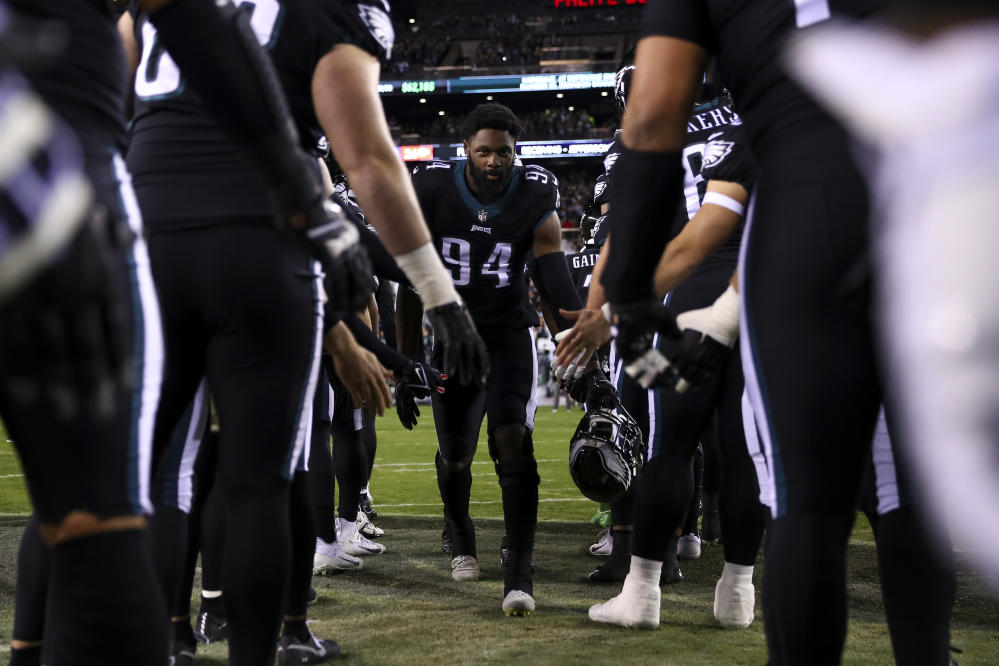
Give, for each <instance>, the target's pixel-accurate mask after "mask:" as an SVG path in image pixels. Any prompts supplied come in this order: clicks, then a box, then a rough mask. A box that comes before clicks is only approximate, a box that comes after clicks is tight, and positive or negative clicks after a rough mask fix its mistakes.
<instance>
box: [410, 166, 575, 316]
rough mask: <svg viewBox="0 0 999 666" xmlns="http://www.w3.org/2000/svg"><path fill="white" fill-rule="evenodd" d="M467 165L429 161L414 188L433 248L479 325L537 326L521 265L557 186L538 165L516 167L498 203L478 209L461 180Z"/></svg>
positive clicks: (416, 174) (553, 203)
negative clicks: (430, 235)
mask: <svg viewBox="0 0 999 666" xmlns="http://www.w3.org/2000/svg"><path fill="white" fill-rule="evenodd" d="M465 165H466V160H459V161H456V162H429V163H427V164H421V165H419V166H417V167H416V168H415V169H414V170H413V186H414V187H415V188H416V196H417V198H418V199H419V201H420V208H422V209H423V216H424V217H425V218H426V220H427V225H428V226H429V227H430V233H431V234H433V237H434V246H435V247H436V248H437V252H438V254H440V256H441V259H442V260H443V261H444V267H445V268H447V269H448V270H449V271H450V272H451V279H452V280H453V281H454V286H455V287H456V288H457V289H458V293H460V294H461V297H462V298H463V299H464V300H465V304H466V305H467V306H468V310H469V312H470V313H471V314H472V318H473V319H474V320H475V323H476V325H478V326H480V327H481V326H492V327H496V326H500V327H504V328H525V327H527V326H536V325H537V323H538V321H537V319H538V317H537V313H536V312H535V311H534V309H533V308H532V307H531V306H530V303H529V301H528V298H527V280H526V278H525V276H524V264H525V262H526V256H527V253H528V252H530V251H531V248H532V246H533V244H534V232H535V230H536V229H537V228H538V226H539V225H540V224H541V223H542V222H544V221H545V220H546V219H548V216H550V215H551V214H552V213H554V212H555V211H556V210H557V209H558V207H559V192H558V181H557V180H556V179H555V176H554V175H553V174H552V173H551V172H550V171H548V170H547V169H544V168H542V167H540V166H536V165H530V166H520V165H515V166H514V167H513V175H512V177H511V179H510V184H509V185H507V188H506V190H505V191H504V192H503V194H502V195H501V196H500V198H499V199H497V200H496V201H494V202H492V203H490V204H483V203H481V202H479V200H478V199H476V198H475V195H474V194H472V191H471V190H470V189H469V187H468V183H467V182H466V180H465Z"/></svg>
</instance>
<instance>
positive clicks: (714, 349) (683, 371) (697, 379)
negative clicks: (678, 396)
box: [655, 328, 732, 393]
mask: <svg viewBox="0 0 999 666" xmlns="http://www.w3.org/2000/svg"><path fill="white" fill-rule="evenodd" d="M731 352H732V349H731V348H730V347H728V346H727V345H724V344H722V343H721V342H719V341H718V340H715V339H714V338H713V337H711V336H710V335H705V334H703V333H701V332H700V331H697V330H694V329H689V328H688V329H686V330H684V331H683V334H682V336H681V337H680V339H679V340H677V341H675V343H674V344H672V345H670V347H669V349H668V350H667V352H666V357H667V359H668V361H669V366H668V367H667V368H666V369H665V370H664V371H663V372H662V373H661V374H660V375H659V376H658V377H657V378H656V380H655V384H656V385H657V386H665V387H667V388H671V389H673V390H674V391H676V392H677V393H683V392H684V391H686V390H687V389H688V388H689V387H691V386H693V387H694V388H699V387H701V386H703V385H704V384H705V383H706V382H707V381H708V380H709V379H710V378H711V377H712V376H713V375H714V374H715V373H717V372H719V371H720V370H721V367H722V366H723V365H724V364H725V360H726V359H727V358H728V355H729V354H730V353H731Z"/></svg>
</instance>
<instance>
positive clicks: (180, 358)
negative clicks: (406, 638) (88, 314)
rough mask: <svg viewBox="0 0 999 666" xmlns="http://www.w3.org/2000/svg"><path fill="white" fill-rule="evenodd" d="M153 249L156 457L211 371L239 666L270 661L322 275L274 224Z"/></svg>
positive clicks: (312, 375)
mask: <svg viewBox="0 0 999 666" xmlns="http://www.w3.org/2000/svg"><path fill="white" fill-rule="evenodd" d="M149 245H150V254H151V258H152V265H153V273H154V276H155V278H156V284H157V289H158V291H159V296H160V304H161V308H162V311H163V322H164V327H163V328H164V339H165V343H166V353H167V363H166V371H165V374H164V382H163V392H162V399H161V402H160V412H159V418H158V419H157V424H156V431H155V438H154V456H156V458H155V459H156V460H159V458H160V457H161V456H162V455H163V453H164V452H165V451H166V450H167V448H168V444H169V441H170V435H171V432H172V430H173V428H174V425H175V424H176V422H177V421H178V419H179V418H180V417H181V415H182V414H183V412H184V410H185V409H186V408H187V406H188V404H189V403H190V401H191V399H192V396H193V395H194V392H195V390H196V388H197V386H198V383H199V382H200V381H201V378H202V377H207V379H208V386H209V390H210V391H211V394H212V397H213V398H214V401H215V406H216V410H217V413H218V419H219V428H220V433H219V453H218V456H219V458H218V484H219V488H220V490H221V491H222V493H223V497H224V500H225V501H224V506H225V512H226V545H225V553H224V562H223V580H222V586H223V589H224V591H225V596H226V611H227V613H228V616H229V624H230V631H231V633H230V642H229V649H230V661H231V662H232V663H233V664H258V663H263V662H265V661H269V660H272V659H273V658H274V650H275V646H276V642H277V635H278V628H279V622H280V613H281V605H282V598H283V591H284V585H285V580H286V577H287V571H288V565H289V539H290V530H289V517H288V516H289V514H288V488H289V483H290V480H291V476H292V474H293V472H294V470H295V468H296V465H297V463H298V458H299V456H300V455H301V453H302V451H303V450H304V446H305V438H306V432H307V430H308V423H307V420H308V418H309V417H310V410H309V406H310V403H311V400H312V396H313V391H314V390H315V382H316V376H317V374H318V364H319V344H320V339H321V332H322V302H321V290H320V282H319V280H320V278H319V277H318V275H317V273H316V270H315V267H314V262H313V261H312V260H311V259H310V258H309V257H308V255H307V254H306V253H305V252H304V251H303V250H302V248H301V247H300V246H299V245H298V244H297V242H296V241H294V240H293V239H292V238H291V236H290V235H289V234H285V233H282V232H280V231H278V230H277V229H275V228H274V227H273V225H272V224H271V223H270V221H269V220H268V221H263V220H261V221H260V223H259V224H242V225H230V226H209V227H201V228H196V229H187V230H176V231H163V232H160V233H153V234H151V235H150V238H149ZM247 553H252V557H248V556H247Z"/></svg>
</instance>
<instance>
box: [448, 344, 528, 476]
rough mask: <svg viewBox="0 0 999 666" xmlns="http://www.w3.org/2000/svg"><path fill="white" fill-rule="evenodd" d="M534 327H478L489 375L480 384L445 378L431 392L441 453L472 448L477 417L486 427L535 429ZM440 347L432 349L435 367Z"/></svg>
mask: <svg viewBox="0 0 999 666" xmlns="http://www.w3.org/2000/svg"><path fill="white" fill-rule="evenodd" d="M533 330H534V329H529V328H521V329H504V328H495V327H493V328H483V329H480V333H481V334H482V339H483V340H484V341H485V343H486V348H487V349H488V350H489V378H488V379H487V380H486V386H485V387H484V388H481V389H480V388H474V387H470V386H462V385H460V384H458V383H457V382H455V381H454V380H448V381H447V382H446V383H445V388H446V391H445V392H444V394H443V395H440V394H437V393H434V394H433V397H432V402H433V409H434V423H435V425H436V427H437V440H438V443H439V446H440V453H441V456H442V457H443V458H444V459H446V460H450V461H458V460H462V459H464V458H470V457H472V456H473V455H474V454H475V449H476V446H477V444H478V439H479V428H480V426H481V425H482V417H483V416H484V415H485V416H487V417H488V422H487V423H488V425H487V429H488V431H489V432H492V431H493V430H495V429H496V428H498V427H499V426H503V425H508V424H511V423H517V424H521V425H524V426H526V427H527V429H528V430H534V413H535V412H536V411H537V407H538V399H537V392H536V390H537V384H538V357H537V350H536V348H535V346H534V333H533ZM440 361H441V359H440V350H439V349H435V350H434V365H435V366H437V367H440V365H439V364H440Z"/></svg>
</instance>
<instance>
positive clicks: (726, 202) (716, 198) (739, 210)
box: [701, 192, 746, 215]
mask: <svg viewBox="0 0 999 666" xmlns="http://www.w3.org/2000/svg"><path fill="white" fill-rule="evenodd" d="M705 204H714V205H716V206H721V207H722V208H728V209H729V210H730V211H732V212H733V213H735V214H736V215H745V214H746V207H745V206H743V205H742V204H741V203H739V202H738V201H736V200H735V199H733V198H732V197H730V196H728V195H727V194H722V193H721V192H708V193H707V194H705V195H704V200H703V201H702V202H701V205H702V206H703V205H705Z"/></svg>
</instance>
